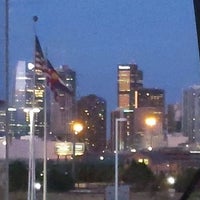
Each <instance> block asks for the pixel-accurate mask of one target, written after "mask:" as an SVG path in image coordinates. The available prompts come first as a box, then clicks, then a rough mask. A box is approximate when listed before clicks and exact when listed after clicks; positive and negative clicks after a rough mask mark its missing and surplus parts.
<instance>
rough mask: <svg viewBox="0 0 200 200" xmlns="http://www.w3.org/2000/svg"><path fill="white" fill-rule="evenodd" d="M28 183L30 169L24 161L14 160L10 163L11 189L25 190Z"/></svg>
mask: <svg viewBox="0 0 200 200" xmlns="http://www.w3.org/2000/svg"><path fill="white" fill-rule="evenodd" d="M27 183H28V169H27V165H26V164H25V162H23V161H14V162H12V163H10V165H9V186H10V191H19V190H21V191H25V190H27V185H28V184H27Z"/></svg>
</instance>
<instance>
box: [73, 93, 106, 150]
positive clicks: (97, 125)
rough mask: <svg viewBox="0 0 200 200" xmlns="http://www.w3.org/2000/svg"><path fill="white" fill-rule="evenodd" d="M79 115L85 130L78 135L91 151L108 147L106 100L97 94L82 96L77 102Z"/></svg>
mask: <svg viewBox="0 0 200 200" xmlns="http://www.w3.org/2000/svg"><path fill="white" fill-rule="evenodd" d="M77 116H78V118H80V120H82V121H83V122H84V130H83V131H82V133H80V134H79V135H78V137H79V139H80V141H81V142H84V143H85V145H86V150H87V151H90V152H100V151H103V150H105V148H106V101H105V100H104V99H103V98H101V97H98V96H96V95H93V94H91V95H88V96H84V97H82V98H81V99H80V100H78V103H77Z"/></svg>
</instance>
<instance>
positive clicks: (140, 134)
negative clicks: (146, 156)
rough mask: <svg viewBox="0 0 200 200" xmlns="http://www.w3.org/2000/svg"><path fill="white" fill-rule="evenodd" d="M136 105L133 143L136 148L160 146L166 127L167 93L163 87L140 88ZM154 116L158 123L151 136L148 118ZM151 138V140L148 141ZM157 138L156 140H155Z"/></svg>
mask: <svg viewBox="0 0 200 200" xmlns="http://www.w3.org/2000/svg"><path fill="white" fill-rule="evenodd" d="M135 96H136V102H137V103H136V107H135V110H134V131H135V136H134V139H133V145H134V147H135V148H136V149H141V148H148V147H149V146H151V148H156V147H160V145H161V144H162V143H161V140H163V139H164V138H163V137H164V135H163V129H165V93H164V90H162V89H155V88H140V89H139V90H138V91H137V92H136V95H135ZM150 117H153V118H155V120H156V124H155V126H154V127H153V128H151V129H152V131H151V133H150V137H149V134H148V133H149V127H148V126H147V124H146V123H145V121H146V119H148V118H150ZM148 137H149V138H150V140H151V141H150V142H149V141H148V142H146V141H147V140H148ZM155 139H156V140H155Z"/></svg>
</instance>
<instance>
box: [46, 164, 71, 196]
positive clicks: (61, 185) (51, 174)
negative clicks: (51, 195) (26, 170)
mask: <svg viewBox="0 0 200 200" xmlns="http://www.w3.org/2000/svg"><path fill="white" fill-rule="evenodd" d="M47 187H48V189H49V190H50V191H57V192H58V191H59V192H64V191H68V190H71V189H73V188H74V181H73V179H72V177H71V175H70V174H69V173H68V172H65V171H64V170H62V168H61V167H60V166H59V165H54V166H53V165H52V166H51V168H50V169H49V171H48V176H47Z"/></svg>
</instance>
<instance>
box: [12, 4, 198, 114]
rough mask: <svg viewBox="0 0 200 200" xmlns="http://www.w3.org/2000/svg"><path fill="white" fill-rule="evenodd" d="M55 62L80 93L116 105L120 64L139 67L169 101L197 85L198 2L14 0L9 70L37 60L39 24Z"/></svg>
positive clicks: (148, 84)
mask: <svg viewBox="0 0 200 200" xmlns="http://www.w3.org/2000/svg"><path fill="white" fill-rule="evenodd" d="M35 15H36V16H38V18H39V20H38V21H37V23H35V30H36V32H37V35H38V37H39V40H40V43H41V46H42V47H43V50H45V53H46V54H47V56H48V59H49V60H50V61H51V62H52V64H53V65H54V66H55V67H57V66H59V65H62V64H67V65H68V66H69V67H70V68H71V69H73V70H74V71H76V73H77V81H78V83H77V84H78V88H77V91H78V94H77V96H78V97H80V96H84V95H88V94H96V95H98V96H101V97H103V98H104V99H105V100H106V101H107V104H108V110H109V111H110V110H113V109H116V107H117V66H118V65H119V64H129V63H136V64H137V65H138V67H139V69H140V70H142V71H143V74H144V86H145V87H147V88H159V89H164V90H165V92H166V102H167V103H176V102H180V100H181V94H182V90H183V89H184V88H187V87H189V86H191V85H194V84H199V80H200V63H199V54H198V46H197V36H196V27H195V16H194V8H193V1H192V0H42V1H41V0H10V67H11V68H14V67H15V66H16V63H17V61H18V60H26V61H33V57H34V56H33V55H34V54H33V53H34V25H33V24H34V22H33V20H32V18H33V16H35Z"/></svg>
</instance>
